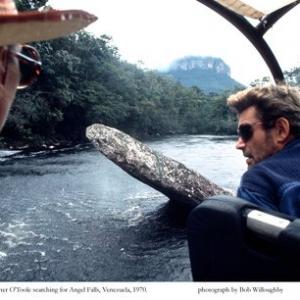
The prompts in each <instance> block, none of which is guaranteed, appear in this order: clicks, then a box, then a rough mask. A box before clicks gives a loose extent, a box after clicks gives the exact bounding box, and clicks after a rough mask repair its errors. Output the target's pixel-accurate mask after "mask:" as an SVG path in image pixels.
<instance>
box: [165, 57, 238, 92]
mask: <svg viewBox="0 0 300 300" xmlns="http://www.w3.org/2000/svg"><path fill="white" fill-rule="evenodd" d="M163 73H164V74H165V75H167V76H169V77H171V78H174V79H175V80H177V81H179V82H180V83H181V84H183V85H184V86H188V87H191V86H197V87H198V88H200V89H201V90H203V91H204V92H206V93H208V92H222V91H224V90H231V89H234V88H235V87H243V85H242V84H241V83H239V82H237V81H236V80H234V79H232V78H231V77H230V67H229V66H228V65H227V64H226V63H225V62H224V61H223V60H222V59H221V58H216V57H202V56H187V57H184V58H180V59H178V60H176V61H174V62H173V63H172V64H171V65H170V67H169V69H168V70H167V71H166V72H163Z"/></svg>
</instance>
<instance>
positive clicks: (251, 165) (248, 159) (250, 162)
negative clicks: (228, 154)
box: [246, 157, 255, 169]
mask: <svg viewBox="0 0 300 300" xmlns="http://www.w3.org/2000/svg"><path fill="white" fill-rule="evenodd" d="M246 163H247V165H248V169H250V168H251V167H253V166H254V165H255V161H254V159H253V158H252V157H249V158H247V159H246Z"/></svg>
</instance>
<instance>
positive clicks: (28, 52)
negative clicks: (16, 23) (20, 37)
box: [9, 45, 42, 89]
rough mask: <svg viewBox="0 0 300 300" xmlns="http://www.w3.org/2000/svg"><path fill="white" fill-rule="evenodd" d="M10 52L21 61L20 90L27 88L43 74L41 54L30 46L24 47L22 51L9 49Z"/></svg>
mask: <svg viewBox="0 0 300 300" xmlns="http://www.w3.org/2000/svg"><path fill="white" fill-rule="evenodd" d="M9 52H10V53H11V54H13V55H14V56H16V57H17V58H18V60H19V67H20V73H21V79H20V83H19V85H18V89H23V88H26V87H27V86H29V85H30V84H32V83H33V82H34V81H35V80H36V79H37V77H38V76H39V75H40V74H41V70H42V62H41V57H40V54H39V52H38V51H37V50H36V49H35V48H34V47H32V46H29V45H23V46H22V48H21V49H20V51H15V50H14V49H9Z"/></svg>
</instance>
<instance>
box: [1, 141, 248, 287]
mask: <svg viewBox="0 0 300 300" xmlns="http://www.w3.org/2000/svg"><path fill="white" fill-rule="evenodd" d="M149 144H150V145H151V146H152V147H153V148H155V149H156V150H158V151H161V152H163V153H165V154H166V155H168V156H171V157H173V158H175V159H177V160H180V161H181V162H183V163H184V164H186V165H187V166H189V167H191V168H193V169H196V170H197V171H199V172H200V173H201V174H202V175H205V176H207V177H208V178H210V179H212V178H213V180H214V181H215V182H216V183H218V184H220V185H222V186H223V187H227V188H231V189H235V188H236V186H237V184H238V180H239V177H240V175H241V173H242V172H243V168H244V166H243V165H244V163H243V161H242V158H241V156H239V155H238V153H237V152H236V151H235V150H234V142H233V141H232V140H230V139H228V137H212V136H180V137H172V138H168V139H164V140H159V141H152V142H150V143H149ZM12 154H13V153H11V152H10V153H4V152H2V153H1V155H0V157H1V160H2V161H1V165H0V177H1V181H0V185H1V186H0V193H1V200H0V201H1V211H0V274H1V275H0V279H1V280H3V281H43V280H45V281H190V280H191V273H190V266H189V259H188V250H187V244H186V236H185V231H184V226H182V224H181V223H180V222H179V221H178V220H179V218H178V215H177V216H176V213H178V211H176V210H175V213H174V208H170V207H169V206H166V203H167V202H168V199H167V198H166V197H164V196H163V195H161V194H160V193H158V192H157V191H155V190H153V189H151V188H150V187H148V186H146V185H144V184H142V183H140V182H138V181H137V180H135V179H133V178H131V177H130V176H128V175H127V174H126V173H125V172H123V171H122V170H121V169H119V168H118V167H116V166H115V165H113V164H112V163H111V162H110V161H108V160H107V159H106V158H104V157H103V156H102V155H100V154H99V153H98V152H96V151H95V150H94V149H84V148H83V149H69V150H65V151H56V152H52V153H47V152H41V153H37V154H34V155H32V154H30V155H22V154H21V153H15V154H14V155H13V156H10V157H7V155H12ZM5 156H6V157H5Z"/></svg>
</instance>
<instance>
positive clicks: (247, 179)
mask: <svg viewBox="0 0 300 300" xmlns="http://www.w3.org/2000/svg"><path fill="white" fill-rule="evenodd" d="M237 196H238V197H240V198H243V199H245V200H248V201H250V202H252V203H255V204H257V205H259V206H261V207H264V208H267V209H270V210H275V211H279V212H282V213H285V214H288V215H291V216H295V217H300V139H295V140H293V141H291V142H289V143H288V144H287V145H286V146H285V147H284V148H283V149H282V150H280V151H279V152H277V153H276V154H274V155H272V156H270V157H269V158H267V159H265V160H263V161H261V162H259V163H258V164H256V165H255V166H253V167H252V168H250V169H249V170H248V171H247V172H246V173H245V174H244V175H243V177H242V179H241V184H240V187H239V188H238V192H237Z"/></svg>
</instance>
